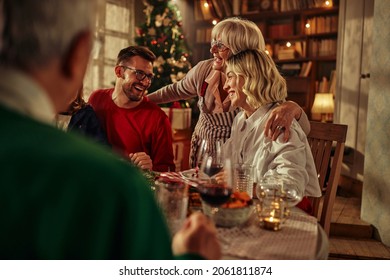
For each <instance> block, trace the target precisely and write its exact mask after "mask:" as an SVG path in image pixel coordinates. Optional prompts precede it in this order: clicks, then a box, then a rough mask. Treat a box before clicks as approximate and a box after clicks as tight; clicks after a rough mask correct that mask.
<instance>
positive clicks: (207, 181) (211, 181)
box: [197, 157, 233, 218]
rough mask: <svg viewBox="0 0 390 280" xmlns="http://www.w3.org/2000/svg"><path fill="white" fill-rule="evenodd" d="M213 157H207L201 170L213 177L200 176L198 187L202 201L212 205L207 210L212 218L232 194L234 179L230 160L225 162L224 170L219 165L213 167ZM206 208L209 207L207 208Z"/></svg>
mask: <svg viewBox="0 0 390 280" xmlns="http://www.w3.org/2000/svg"><path fill="white" fill-rule="evenodd" d="M212 159H213V157H207V159H206V160H205V161H204V162H203V163H202V170H201V172H202V174H203V173H206V174H207V175H209V174H211V177H209V178H205V177H204V176H202V177H201V178H199V180H198V187H197V189H198V192H199V194H200V197H201V199H202V202H204V203H206V204H207V205H208V206H209V207H211V211H206V212H209V213H206V214H210V217H211V218H213V216H214V215H215V213H216V212H218V207H219V206H221V205H222V204H224V203H226V202H227V201H228V200H229V198H230V195H231V194H232V191H233V180H232V172H231V164H230V160H229V159H227V160H226V161H225V164H223V165H224V170H223V171H221V169H220V168H219V167H218V168H217V167H212V166H213V160H212ZM221 166H222V164H221ZM221 168H222V167H221ZM217 169H218V171H217ZM220 171H221V172H220ZM207 172H208V173H207ZM214 172H217V173H214ZM204 209H205V208H204ZM206 210H208V209H207V208H206Z"/></svg>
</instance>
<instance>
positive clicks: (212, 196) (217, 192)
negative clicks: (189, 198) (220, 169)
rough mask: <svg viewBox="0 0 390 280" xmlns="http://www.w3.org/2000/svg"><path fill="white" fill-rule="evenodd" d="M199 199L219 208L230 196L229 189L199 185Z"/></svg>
mask: <svg viewBox="0 0 390 280" xmlns="http://www.w3.org/2000/svg"><path fill="white" fill-rule="evenodd" d="M198 191H199V194H200V197H201V198H202V199H203V200H204V201H205V202H206V203H207V204H209V205H211V206H219V205H222V204H224V203H225V202H227V201H228V200H229V198H230V195H231V194H232V189H231V188H226V187H224V186H221V185H217V184H215V185H199V186H198Z"/></svg>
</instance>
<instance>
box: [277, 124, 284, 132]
mask: <svg viewBox="0 0 390 280" xmlns="http://www.w3.org/2000/svg"><path fill="white" fill-rule="evenodd" d="M276 129H277V130H279V131H283V130H284V127H283V126H280V125H278V126H277V127H276Z"/></svg>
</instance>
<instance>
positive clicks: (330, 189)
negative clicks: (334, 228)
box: [307, 121, 348, 236]
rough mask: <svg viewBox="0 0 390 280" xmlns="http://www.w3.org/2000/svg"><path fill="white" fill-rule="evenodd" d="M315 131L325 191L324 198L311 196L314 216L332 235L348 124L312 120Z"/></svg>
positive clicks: (312, 137)
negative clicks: (333, 212) (333, 211)
mask: <svg viewBox="0 0 390 280" xmlns="http://www.w3.org/2000/svg"><path fill="white" fill-rule="evenodd" d="M310 125H311V130H310V133H309V135H308V136H307V138H308V141H309V145H310V148H311V151H312V154H313V158H314V162H315V166H316V169H317V174H318V180H319V183H320V187H321V190H322V194H323V204H322V207H320V200H321V198H311V200H312V203H313V209H314V213H313V214H314V216H315V217H317V218H318V219H319V223H320V224H321V226H322V227H323V228H324V230H325V232H326V234H327V235H328V236H329V230H330V223H331V218H332V210H333V205H334V201H335V199H336V192H337V186H338V183H339V178H340V172H341V166H342V160H343V154H344V146H345V139H346V136H347V129H348V126H347V125H343V124H333V123H323V122H314V121H311V122H310Z"/></svg>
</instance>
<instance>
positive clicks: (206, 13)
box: [194, 0, 214, 20]
mask: <svg viewBox="0 0 390 280" xmlns="http://www.w3.org/2000/svg"><path fill="white" fill-rule="evenodd" d="M203 4H204V1H201V0H197V1H196V2H195V11H194V13H195V20H210V19H213V18H214V16H213V14H212V9H211V7H210V6H207V7H206V6H204V5H203Z"/></svg>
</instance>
